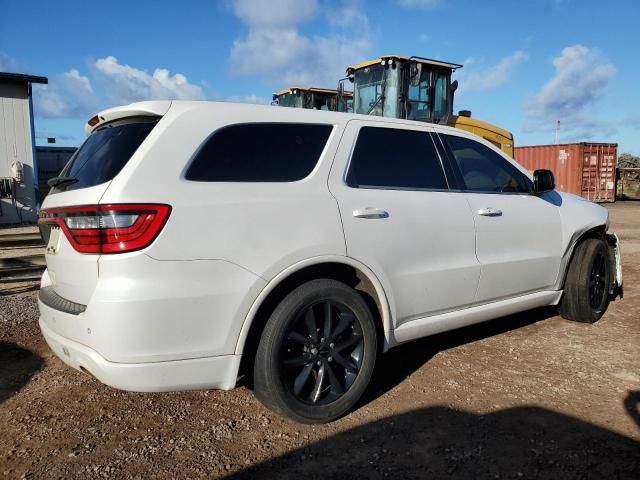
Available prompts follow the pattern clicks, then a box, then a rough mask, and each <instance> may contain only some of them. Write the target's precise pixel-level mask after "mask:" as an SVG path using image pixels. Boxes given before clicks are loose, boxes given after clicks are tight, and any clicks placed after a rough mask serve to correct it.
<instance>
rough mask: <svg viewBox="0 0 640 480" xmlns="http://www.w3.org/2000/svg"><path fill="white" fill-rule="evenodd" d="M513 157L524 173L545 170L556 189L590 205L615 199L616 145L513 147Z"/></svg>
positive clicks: (581, 144)
mask: <svg viewBox="0 0 640 480" xmlns="http://www.w3.org/2000/svg"><path fill="white" fill-rule="evenodd" d="M514 157H515V159H516V161H518V162H519V163H520V164H521V165H523V166H524V167H525V168H526V169H527V170H529V171H531V172H533V171H534V170H537V169H540V168H544V169H547V170H551V171H552V172H553V174H554V176H555V178H556V188H557V189H558V190H560V191H563V192H568V193H573V194H575V195H580V196H582V197H584V198H586V199H587V200H591V201H593V202H614V201H615V199H616V164H617V161H618V144H616V143H584V142H583V143H564V144H559V145H533V146H524V147H516V148H515V150H514Z"/></svg>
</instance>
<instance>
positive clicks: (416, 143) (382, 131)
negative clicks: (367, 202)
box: [347, 127, 447, 189]
mask: <svg viewBox="0 0 640 480" xmlns="http://www.w3.org/2000/svg"><path fill="white" fill-rule="evenodd" d="M347 184H348V185H349V186H351V187H365V188H366V187H378V188H412V189H422V188H433V189H447V181H446V179H445V176H444V173H443V171H442V165H441V164H440V159H439V157H438V154H437V152H436V150H435V147H434V146H433V142H432V141H431V136H430V135H429V134H428V133H426V132H418V131H415V130H400V129H395V128H380V127H363V128H361V129H360V133H359V134H358V140H357V142H356V146H355V149H354V151H353V156H352V157H351V164H350V165H349V172H348V173H347Z"/></svg>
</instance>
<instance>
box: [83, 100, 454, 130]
mask: <svg viewBox="0 0 640 480" xmlns="http://www.w3.org/2000/svg"><path fill="white" fill-rule="evenodd" d="M171 107H179V108H180V109H181V110H183V111H187V110H192V109H194V110H195V109H210V110H211V111H212V113H216V114H218V115H222V116H224V113H225V111H227V112H228V111H231V110H232V111H234V112H236V113H238V112H242V113H244V114H246V116H247V121H250V119H251V116H252V113H253V112H255V113H258V112H259V113H261V114H264V113H265V111H266V110H267V109H269V114H270V117H272V118H273V120H274V121H278V122H283V121H290V122H304V123H310V122H314V121H315V122H322V123H324V122H326V123H334V124H336V123H346V122H348V121H349V120H363V121H368V122H381V123H387V124H397V125H413V126H426V125H431V126H433V127H435V128H437V129H438V130H439V131H451V132H460V130H459V129H455V128H452V127H448V126H445V125H436V124H425V123H424V122H417V121H414V120H405V119H398V118H389V117H377V116H372V115H363V114H356V113H343V112H330V111H325V110H312V109H303V108H279V107H274V106H272V105H255V104H249V103H230V102H210V101H186V100H154V101H148V102H136V103H131V104H129V105H122V106H119V107H113V108H109V109H107V110H103V111H101V112H99V113H98V114H97V115H96V116H95V117H93V118H92V120H94V119H95V118H96V117H97V119H98V122H97V123H94V124H93V125H90V124H89V123H87V124H85V132H86V133H87V134H90V133H91V132H93V131H94V130H95V129H97V128H99V127H100V126H102V125H104V124H105V123H107V122H111V121H113V120H117V119H120V118H126V117H132V116H158V117H161V116H163V115H164V114H166V113H167V112H168V111H169V109H170V108H171Z"/></svg>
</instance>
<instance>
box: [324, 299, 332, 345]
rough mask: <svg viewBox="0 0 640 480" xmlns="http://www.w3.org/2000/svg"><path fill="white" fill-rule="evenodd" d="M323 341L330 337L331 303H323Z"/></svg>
mask: <svg viewBox="0 0 640 480" xmlns="http://www.w3.org/2000/svg"><path fill="white" fill-rule="evenodd" d="M323 337H324V338H325V339H329V338H330V337H331V303H329V302H325V304H324V335H323Z"/></svg>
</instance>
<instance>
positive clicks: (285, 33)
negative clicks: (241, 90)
mask: <svg viewBox="0 0 640 480" xmlns="http://www.w3.org/2000/svg"><path fill="white" fill-rule="evenodd" d="M250 4H252V5H255V6H256V9H258V10H259V9H264V8H266V7H264V6H260V7H259V6H258V5H263V2H261V1H258V0H255V1H250V0H238V1H236V2H235V4H234V5H235V9H234V11H235V13H236V15H237V16H238V18H240V20H241V21H242V22H243V23H244V24H245V25H246V27H247V33H246V35H245V36H244V37H243V38H240V39H238V40H236V41H235V42H234V43H233V46H232V48H231V51H230V62H231V68H232V71H233V72H234V73H235V74H236V75H239V76H246V77H252V78H256V77H257V78H260V79H261V80H263V81H266V82H268V83H269V84H270V85H272V86H283V87H285V86H287V85H293V84H300V85H312V86H327V87H333V86H334V85H337V82H338V79H339V78H341V77H342V76H344V71H345V68H346V67H347V65H349V64H350V63H353V62H357V61H360V60H362V59H363V58H364V57H365V54H366V53H367V52H368V51H369V49H370V47H371V40H370V37H371V35H370V30H369V23H368V19H367V17H366V15H365V14H364V13H363V12H362V8H361V4H360V2H358V1H345V2H343V3H342V4H341V5H340V7H339V8H337V9H331V10H330V11H327V12H325V13H326V15H323V16H322V17H320V20H322V21H324V22H326V24H327V26H328V33H327V34H324V35H306V34H305V33H303V32H302V31H301V30H300V24H302V23H303V22H305V21H309V20H318V19H319V18H318V17H319V12H318V8H317V2H316V1H310V0H305V1H298V2H295V5H296V7H295V8H294V10H295V9H296V8H297V9H299V12H298V13H297V14H291V13H285V14H283V16H282V18H280V19H279V20H278V22H277V23H276V22H275V20H273V19H272V18H271V16H269V15H266V17H267V18H264V17H263V16H262V15H259V14H258V13H256V12H253V13H251V14H249V13H247V12H248V9H249V7H248V5H250ZM290 4H291V1H290V0H274V1H271V2H269V8H270V9H272V10H273V11H276V12H282V11H283V10H287V9H289V8H292V7H291V6H290ZM240 7H241V8H240Z"/></svg>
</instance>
